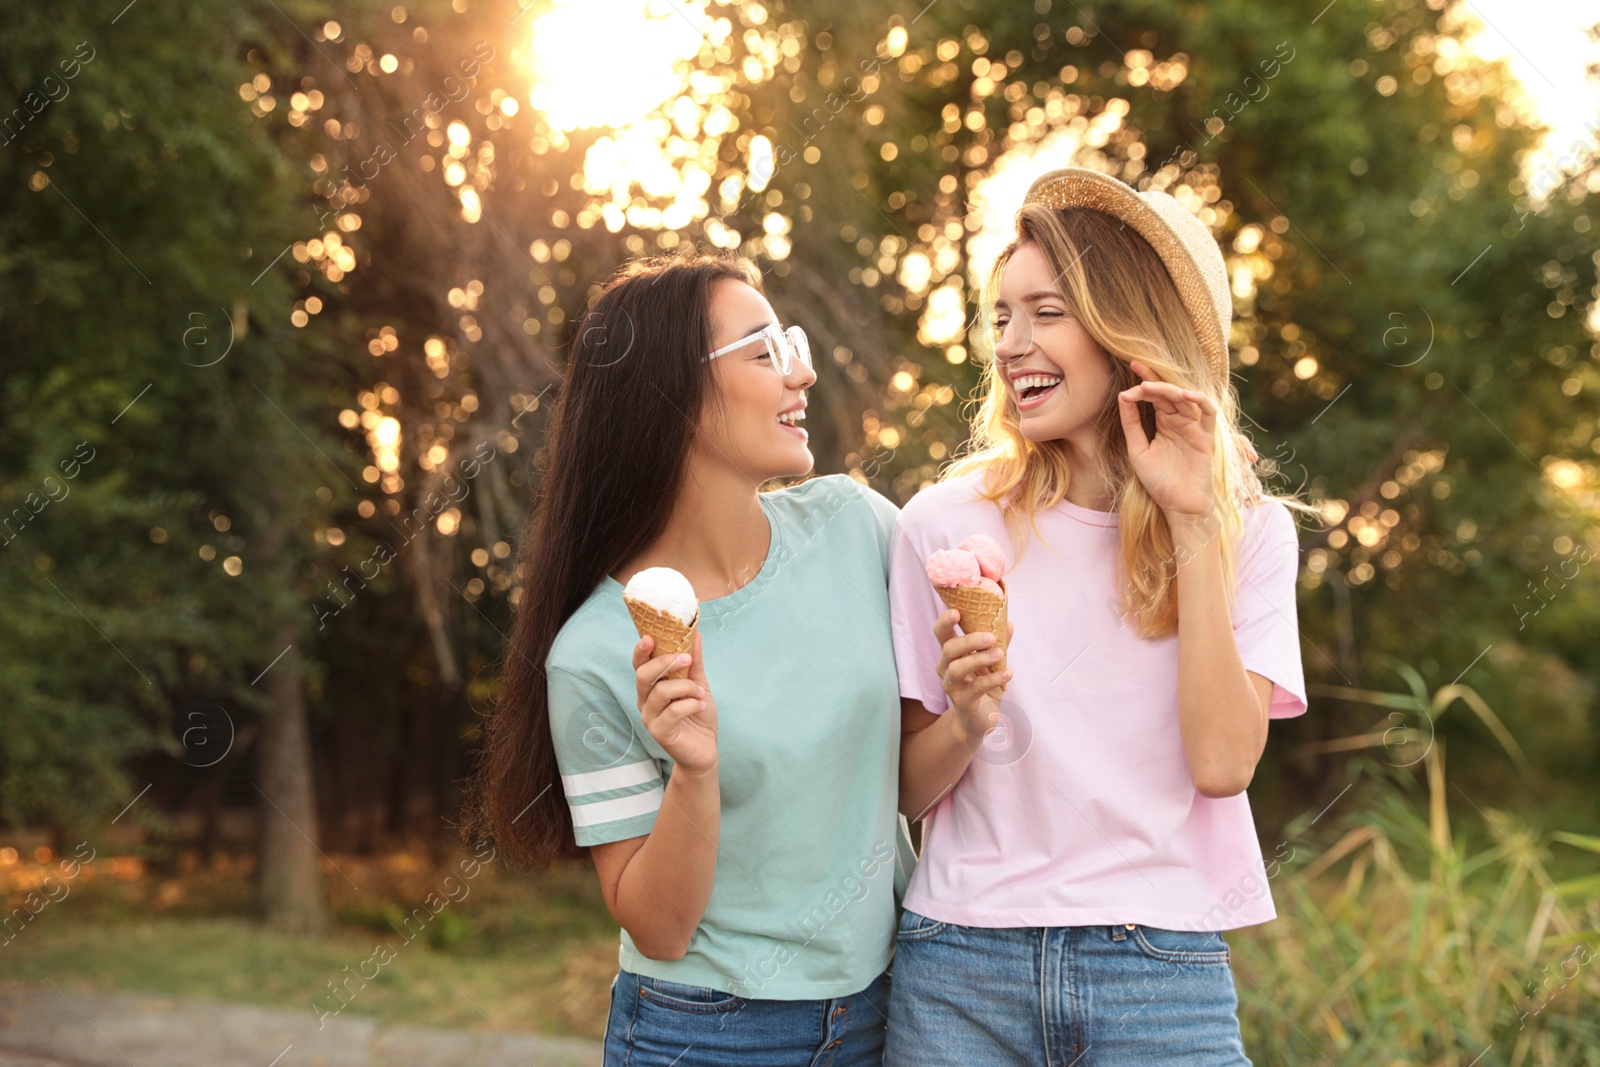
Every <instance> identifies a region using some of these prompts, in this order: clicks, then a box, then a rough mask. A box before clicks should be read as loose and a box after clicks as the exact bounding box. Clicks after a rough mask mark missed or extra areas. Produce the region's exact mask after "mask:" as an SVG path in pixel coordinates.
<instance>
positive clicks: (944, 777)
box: [900, 708, 983, 819]
mask: <svg viewBox="0 0 1600 1067" xmlns="http://www.w3.org/2000/svg"><path fill="white" fill-rule="evenodd" d="M981 744H983V735H981V734H976V735H974V734H972V733H970V732H968V731H967V730H966V729H965V728H964V727H963V725H962V722H961V717H960V714H959V713H958V712H957V711H956V709H955V708H951V709H949V710H948V711H946V712H945V713H944V714H943V715H941V716H939V718H938V719H937V720H936V721H935V722H933V723H932V724H930V725H929V726H927V727H925V728H923V729H921V730H917V731H916V732H914V733H908V734H903V735H902V736H901V739H900V811H901V813H902V814H904V815H905V816H906V817H907V818H910V819H916V818H919V817H921V816H922V815H923V814H924V813H926V811H927V810H928V809H929V808H931V807H933V805H934V803H935V802H937V801H938V799H939V798H940V797H942V796H943V795H944V794H945V793H947V792H949V791H950V790H951V789H954V788H955V784H956V783H957V782H959V781H960V780H961V776H962V775H963V774H965V773H966V771H967V765H968V764H970V763H971V762H972V755H973V753H974V752H976V751H978V746H979V745H981Z"/></svg>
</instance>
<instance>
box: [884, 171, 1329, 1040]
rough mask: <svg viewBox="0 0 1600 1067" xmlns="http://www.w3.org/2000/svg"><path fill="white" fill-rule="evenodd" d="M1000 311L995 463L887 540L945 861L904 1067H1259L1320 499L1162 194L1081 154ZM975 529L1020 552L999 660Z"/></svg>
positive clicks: (909, 988) (931, 857) (985, 448)
mask: <svg viewBox="0 0 1600 1067" xmlns="http://www.w3.org/2000/svg"><path fill="white" fill-rule="evenodd" d="M986 302H987V303H989V304H990V306H991V308H992V311H993V318H992V325H993V344H994V352H993V356H994V358H993V360H992V361H991V362H989V364H988V365H987V366H986V368H985V371H984V379H983V385H982V400H981V407H980V410H979V412H978V416H977V421H976V425H975V426H974V430H973V438H974V440H973V442H972V448H971V450H970V451H969V452H968V453H967V454H966V455H965V456H964V457H963V458H961V459H960V460H959V461H957V462H956V463H954V464H953V465H952V466H951V467H950V468H949V469H948V470H946V471H945V472H944V474H943V476H942V478H941V479H940V481H939V482H938V483H937V484H935V485H934V486H932V487H930V488H928V489H926V490H924V491H923V492H922V493H920V494H918V496H917V497H915V498H914V499H913V500H912V501H911V502H910V503H909V504H908V505H906V507H905V508H904V509H903V511H902V512H901V515H900V518H899V520H898V522H897V529H896V536H895V544H894V546H893V548H892V551H891V579H890V602H891V606H892V621H893V629H894V639H895V658H896V663H897V668H898V672H899V676H900V693H901V697H902V701H901V703H902V715H903V723H902V730H903V739H902V743H901V771H900V807H901V811H902V812H904V813H906V814H907V815H909V816H911V817H913V818H921V819H922V820H923V821H924V829H925V832H924V840H925V844H924V849H923V853H922V856H921V859H920V860H919V862H918V864H917V869H916V872H915V874H914V876H913V877H912V880H911V885H910V887H909V889H908V891H907V896H906V901H905V904H906V908H905V911H904V913H903V914H902V917H901V920H900V923H899V930H898V933H897V935H896V942H897V948H896V955H895V960H894V983H893V990H892V994H891V1011H890V1032H889V1039H888V1046H887V1050H886V1058H885V1062H886V1063H888V1064H895V1065H913V1064H914V1065H916V1067H930V1065H936V1064H947V1063H948V1064H971V1063H983V1064H1039V1063H1049V1064H1063V1065H1064V1064H1081V1065H1086V1067H1087V1065H1123V1064H1130V1065H1131V1064H1150V1063H1184V1064H1188V1065H1193V1064H1239V1063H1247V1062H1248V1060H1247V1059H1246V1057H1245V1054H1244V1049H1243V1046H1242V1043H1241V1041H1240V1035H1239V1026H1238V1020H1237V997H1236V994H1235V989H1234V984H1233V974H1232V970H1231V968H1230V965H1229V951H1228V946H1227V943H1226V942H1225V940H1224V939H1223V936H1222V933H1221V931H1222V930H1225V929H1232V928H1235V927H1239V926H1247V925H1251V924H1254V923H1259V922H1264V921H1266V920H1268V919H1271V918H1273V917H1274V915H1275V912H1274V910H1273V906H1272V899H1271V895H1270V893H1269V891H1268V888H1267V876H1266V872H1265V869H1264V866H1263V864H1262V859H1261V852H1260V847H1259V844H1258V842H1257V839H1256V834H1255V829H1254V825H1253V823H1252V820H1251V814H1250V805H1249V801H1248V800H1247V798H1246V796H1245V793H1244V790H1245V788H1246V786H1248V785H1249V783H1250V780H1251V776H1252V774H1253V773H1254V770H1255V766H1256V763H1257V761H1258V760H1259V759H1260V757H1261V753H1262V750H1263V746H1264V745H1265V744H1266V738H1267V724H1268V721H1269V719H1272V718H1283V717H1287V716H1292V715H1298V714H1300V713H1302V712H1303V711H1304V710H1305V686H1304V680H1303V678H1302V671H1301V664H1300V651H1299V634H1298V630H1297V628H1296V625H1295V579H1296V574H1297V571H1298V548H1297V540H1296V528H1295V524H1294V521H1293V519H1292V518H1291V508H1292V507H1295V506H1298V505H1296V504H1295V502H1293V501H1287V502H1286V501H1284V500H1282V499H1278V498H1274V497H1271V496H1268V495H1266V494H1264V493H1263V491H1262V488H1261V485H1260V483H1259V481H1257V480H1256V478H1255V476H1254V473H1253V471H1252V469H1251V458H1252V456H1251V453H1250V450H1249V446H1248V443H1247V442H1246V441H1245V440H1244V438H1243V437H1242V436H1241V435H1240V434H1239V433H1238V431H1237V428H1236V419H1237V406H1236V399H1235V397H1234V394H1233V391H1232V389H1231V387H1230V384H1229V380H1228V354H1227V339H1228V331H1229V326H1230V323H1231V318H1232V306H1231V302H1230V299H1229V291H1228V283H1227V275H1226V270H1225V267H1224V264H1223V260H1222V254H1221V251H1220V250H1219V249H1218V247H1217V243H1216V241H1215V239H1214V238H1213V237H1212V236H1211V234H1210V232H1209V231H1208V230H1207V229H1206V227H1205V225H1204V224H1203V223H1201V222H1200V221H1199V220H1198V219H1197V218H1195V217H1194V216H1193V215H1192V214H1190V213H1189V212H1188V211H1187V210H1186V209H1185V208H1184V207H1183V206H1182V204H1180V203H1179V202H1178V201H1177V200H1175V199H1174V198H1173V197H1171V196H1169V195H1167V194H1166V193H1162V192H1146V193H1138V192H1135V191H1134V190H1132V189H1130V188H1129V187H1128V186H1126V185H1124V184H1123V183H1122V182H1120V181H1117V180H1116V179H1114V178H1111V177H1109V176H1107V175H1104V174H1100V173H1097V172H1094V171H1090V170H1085V169H1081V168H1069V169H1067V170H1062V171H1057V172H1054V173H1052V174H1048V175H1045V176H1044V177H1043V178H1041V179H1040V180H1039V181H1038V182H1036V183H1035V184H1034V186H1033V188H1032V189H1031V190H1030V192H1029V194H1028V197H1027V201H1026V202H1025V204H1024V206H1023V208H1022V210H1021V211H1020V212H1019V213H1018V216H1017V237H1016V240H1015V241H1014V242H1013V243H1012V245H1011V246H1010V247H1008V248H1007V249H1006V250H1005V252H1004V253H1003V254H1002V255H1001V257H1000V259H999V262H998V264H997V265H996V267H995V270H994V275H993V280H992V282H991V285H990V289H989V292H988V294H987V297H986ZM973 534H986V535H989V536H992V537H994V538H995V539H996V540H997V541H999V542H1000V543H1001V544H1002V545H1007V544H1009V552H1008V553H1007V559H1008V562H1009V567H1008V570H1007V573H1006V576H1005V583H1006V594H1007V606H1008V615H1009V618H1010V620H1011V624H1012V635H1013V636H1012V637H1011V639H1010V641H1009V644H1008V645H1007V647H1006V648H1005V649H1004V651H1003V654H1002V651H1001V650H1000V649H998V648H997V647H996V642H995V637H994V636H993V635H991V634H987V633H983V632H977V633H971V634H967V633H961V632H959V631H958V630H957V624H958V623H959V621H960V620H959V613H958V612H956V611H954V610H948V611H946V610H943V609H942V606H941V604H940V601H939V599H938V597H937V595H936V594H935V592H934V590H933V588H932V586H931V585H930V583H929V581H928V579H927V576H926V574H925V571H924V565H925V563H926V561H927V559H928V556H929V555H930V554H931V553H932V552H934V551H936V550H939V549H947V548H954V547H956V546H957V545H958V544H959V543H960V542H961V541H962V540H964V539H965V538H967V537H968V536H970V535H973ZM1002 656H1003V658H1002Z"/></svg>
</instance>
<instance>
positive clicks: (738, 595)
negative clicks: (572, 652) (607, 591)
mask: <svg viewBox="0 0 1600 1067" xmlns="http://www.w3.org/2000/svg"><path fill="white" fill-rule="evenodd" d="M774 492H780V493H781V492H783V490H781V489H778V490H774ZM771 496H772V493H762V492H757V493H756V500H757V501H759V502H760V504H761V510H762V512H764V513H765V514H766V516H767V527H768V529H769V530H770V531H771V537H770V539H769V540H768V542H767V558H766V559H764V560H762V561H761V569H760V570H758V571H756V576H755V577H754V578H752V579H750V580H749V581H748V582H746V583H744V584H743V585H741V586H740V587H739V588H737V589H735V590H734V591H733V592H731V593H728V594H726V595H725V596H719V597H717V598H716V599H715V600H702V601H700V618H701V619H702V620H704V619H706V618H716V617H717V616H718V615H722V614H725V613H726V612H729V611H732V610H735V609H737V608H740V607H743V606H744V605H745V603H747V602H748V601H749V600H750V599H751V598H753V597H754V596H755V595H756V594H757V593H759V592H760V591H761V589H762V588H763V587H764V586H766V585H767V583H768V582H770V581H772V576H773V575H774V574H776V573H777V570H778V560H779V559H780V558H782V555H783V553H782V551H781V550H782V547H783V523H781V522H779V521H778V513H777V512H776V511H774V510H773V507H772V504H771V503H770V502H769V500H768V498H769V497H771ZM605 580H606V582H608V583H610V585H612V586H615V587H616V592H617V594H618V599H619V600H620V598H621V592H622V588H623V586H622V583H621V582H619V581H617V580H616V579H615V578H613V577H611V575H609V574H608V575H606V577H605Z"/></svg>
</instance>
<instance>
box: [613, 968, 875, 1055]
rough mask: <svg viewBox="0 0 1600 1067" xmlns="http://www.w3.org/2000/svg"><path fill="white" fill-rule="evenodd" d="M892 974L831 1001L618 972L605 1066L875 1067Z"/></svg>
mask: <svg viewBox="0 0 1600 1067" xmlns="http://www.w3.org/2000/svg"><path fill="white" fill-rule="evenodd" d="M888 1023H889V974H888V972H887V971H885V972H884V973H883V974H880V975H879V976H878V977H877V978H875V979H873V981H872V984H871V985H869V986H867V988H866V989H863V990H862V991H861V992H859V993H853V994H851V995H850V996H847V997H834V998H832V999H829V1000H760V999H749V998H745V997H736V996H734V995H733V994H732V993H724V992H723V991H722V990H720V989H710V988H708V987H706V986H697V985H685V984H684V983H682V982H669V981H667V980H665V979H663V978H651V977H649V976H647V975H642V974H634V973H633V972H632V971H627V970H621V971H618V972H617V976H616V978H614V979H613V980H612V982H611V1014H610V1016H609V1017H608V1018H607V1019H606V1043H605V1049H606V1054H605V1067H668V1065H669V1064H670V1065H672V1067H868V1065H870V1067H879V1064H881V1063H882V1062H883V1036H884V1029H885V1028H886V1027H887V1026H888Z"/></svg>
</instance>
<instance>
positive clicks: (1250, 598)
mask: <svg viewBox="0 0 1600 1067" xmlns="http://www.w3.org/2000/svg"><path fill="white" fill-rule="evenodd" d="M1235 573H1236V575H1237V578H1236V582H1237V586H1236V589H1237V591H1236V593H1235V595H1234V602H1233V634H1234V640H1235V641H1236V642H1237V644H1238V646H1239V659H1240V660H1241V661H1242V662H1243V663H1244V669H1245V670H1247V671H1254V672H1255V673H1256V674H1259V675H1261V676H1262V677H1263V678H1266V679H1269V680H1270V681H1271V682H1272V683H1273V685H1272V704H1271V707H1270V708H1269V710H1268V715H1269V716H1270V717H1271V718H1274V719H1287V718H1291V717H1293V716H1296V715H1300V714H1303V713H1304V712H1305V710H1306V682H1305V673H1304V670H1303V668H1302V665H1301V662H1300V627H1299V623H1298V621H1297V616H1296V611H1295V587H1296V579H1297V578H1298V576H1299V573H1300V537H1299V530H1298V529H1297V528H1296V526H1295V523H1294V518H1293V517H1292V516H1291V515H1290V514H1289V509H1288V508H1287V507H1285V506H1284V505H1283V504H1282V503H1280V502H1278V501H1275V500H1268V501H1266V502H1264V503H1262V504H1259V505H1257V506H1256V508H1255V509H1254V510H1253V511H1251V512H1249V513H1247V514H1246V517H1245V533H1244V536H1243V537H1241V538H1240V541H1239V557H1238V564H1237V568H1236V572H1235Z"/></svg>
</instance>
